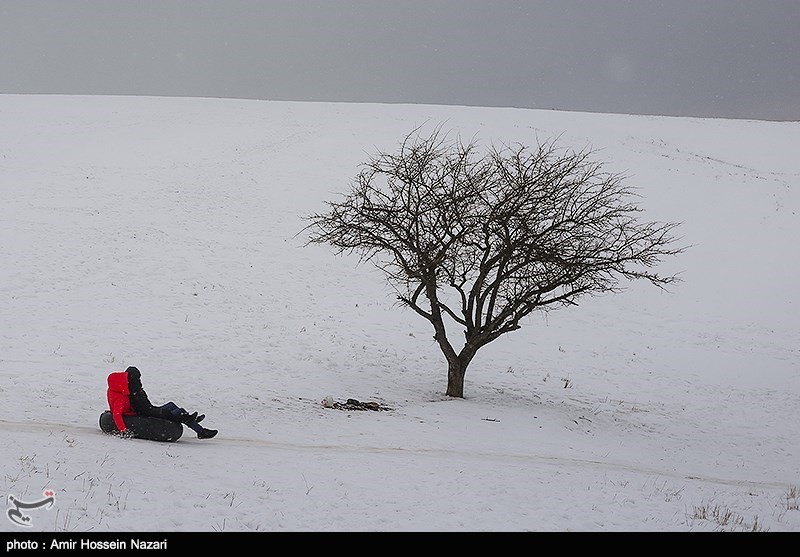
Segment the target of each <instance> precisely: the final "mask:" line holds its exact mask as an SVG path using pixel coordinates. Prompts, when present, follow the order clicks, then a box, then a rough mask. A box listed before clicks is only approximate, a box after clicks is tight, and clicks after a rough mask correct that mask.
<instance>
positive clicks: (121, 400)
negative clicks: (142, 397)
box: [106, 371, 136, 431]
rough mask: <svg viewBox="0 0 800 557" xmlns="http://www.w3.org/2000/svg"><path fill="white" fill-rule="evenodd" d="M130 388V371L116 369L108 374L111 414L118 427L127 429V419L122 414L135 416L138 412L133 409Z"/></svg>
mask: <svg viewBox="0 0 800 557" xmlns="http://www.w3.org/2000/svg"><path fill="white" fill-rule="evenodd" d="M130 394H131V393H130V389H129V388H128V373H127V372H125V371H115V372H114V373H111V374H109V376H108V391H106V398H108V409H109V410H111V415H112V416H113V417H114V423H115V424H116V425H117V429H118V430H120V431H125V430H127V429H128V428H127V427H126V426H125V421H124V420H123V419H122V416H135V415H136V412H134V411H133V406H131V398H130Z"/></svg>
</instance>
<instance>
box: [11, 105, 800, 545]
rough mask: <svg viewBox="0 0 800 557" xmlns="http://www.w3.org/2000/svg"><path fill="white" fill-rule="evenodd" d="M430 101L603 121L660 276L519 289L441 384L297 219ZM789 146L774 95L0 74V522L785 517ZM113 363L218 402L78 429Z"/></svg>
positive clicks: (603, 527) (799, 193)
mask: <svg viewBox="0 0 800 557" xmlns="http://www.w3.org/2000/svg"><path fill="white" fill-rule="evenodd" d="M440 123H443V124H444V127H445V128H448V129H451V130H454V131H457V132H459V133H460V134H461V135H462V136H463V137H465V138H472V137H475V138H477V139H478V140H479V142H480V143H482V144H488V143H490V142H514V141H519V142H522V143H525V144H529V145H533V144H535V143H536V141H537V139H541V140H544V139H550V138H554V137H559V138H560V139H559V144H560V145H562V146H565V147H570V148H574V149H582V148H586V147H589V148H592V149H594V150H596V151H597V153H596V155H595V159H597V160H599V161H601V162H604V163H605V164H606V165H607V166H606V168H607V169H608V170H610V171H614V172H623V173H625V174H626V175H627V176H628V180H627V183H628V184H629V185H632V186H634V187H636V188H638V189H639V193H640V194H641V196H642V197H641V202H640V205H641V207H642V208H643V209H644V213H643V218H644V219H647V220H659V221H678V222H681V223H682V224H681V226H680V228H679V229H678V230H677V233H678V235H680V236H681V237H682V240H681V241H682V243H683V244H686V245H690V246H691V248H690V249H689V250H687V251H686V252H685V253H684V254H682V255H679V256H677V257H674V258H670V259H667V260H665V261H664V263H663V265H661V266H660V267H659V271H661V272H663V273H665V274H670V273H675V272H678V273H680V274H681V277H682V282H680V283H678V284H676V285H674V286H671V287H670V292H668V293H667V292H662V291H660V290H658V289H657V288H654V287H653V286H651V285H649V284H631V285H630V288H629V289H627V290H626V291H625V292H623V293H621V294H617V295H613V296H606V297H599V298H587V299H584V300H583V302H582V303H581V304H580V305H579V306H578V307H572V308H567V309H561V310H557V311H554V312H551V313H549V314H546V315H544V314H537V315H534V316H533V317H531V318H529V319H528V320H527V321H526V322H525V323H524V324H523V327H522V329H520V330H519V331H516V332H514V333H511V334H509V335H505V336H504V337H501V338H500V339H499V340H498V341H496V342H495V343H492V344H490V345H488V346H487V347H485V348H484V349H482V350H481V351H480V352H479V353H478V356H477V357H476V359H475V360H474V361H473V363H472V364H471V366H470V368H469V369H468V370H467V375H466V383H465V398H464V399H448V397H445V396H444V391H445V388H446V379H447V377H446V366H445V362H444V358H443V356H442V355H441V353H440V352H439V350H438V348H437V347H436V345H435V343H434V341H433V339H432V334H433V333H432V330H430V325H429V324H428V323H427V322H426V321H424V320H422V319H421V318H420V317H418V316H417V315H416V314H414V313H413V312H411V311H410V310H407V309H401V308H399V307H397V306H396V305H395V304H394V299H393V296H392V291H391V290H390V289H389V287H388V286H387V285H386V283H385V281H384V279H383V276H382V275H381V274H380V273H379V272H378V271H377V270H375V269H374V268H371V267H368V266H363V265H358V264H357V261H356V260H355V259H354V258H348V257H339V256H335V255H333V253H332V251H331V250H329V249H326V248H325V247H324V246H310V247H306V246H305V241H304V238H303V236H302V234H298V233H300V231H301V230H302V228H303V226H304V225H305V223H304V221H303V220H302V217H303V216H304V215H307V214H309V213H311V212H313V211H318V210H322V209H324V202H325V201H328V200H334V199H337V198H338V196H339V195H340V194H342V193H344V192H346V191H347V190H348V189H349V184H350V180H351V179H352V178H353V177H354V176H355V174H356V172H357V171H358V169H359V165H360V164H361V163H362V162H365V161H366V159H367V157H368V155H369V154H372V153H374V152H376V151H378V150H381V151H394V150H395V149H396V147H397V145H398V142H399V141H400V140H401V139H402V138H403V137H404V136H405V135H406V134H408V133H409V132H411V131H412V130H413V129H414V128H415V127H417V126H420V125H430V126H433V125H437V124H440ZM798 146H800V123H797V122H794V123H775V122H760V121H745V120H713V119H695V118H667V117H647V116H624V115H601V114H589V113H570V112H556V111H540V110H519V109H499V108H492V109H489V108H465V107H445V106H422V105H381V104H337V103H292V102H263V101H238V100H219V99H188V98H148V97H91V96H85V97H81V96H27V95H0V312H1V313H2V319H0V401H1V403H0V439H2V442H1V443H0V473H1V474H2V486H3V491H4V493H5V497H6V511H7V512H6V516H5V517H4V518H2V519H0V532H6V533H11V534H12V535H23V534H26V533H31V532H120V531H128V532H131V531H132V532H188V531H201V532H244V531H254V532H255V531H258V532H280V531H283V532H312V531H313V532H461V531H478V532H524V531H534V532H543V531H555V532H574V531H579V532H711V531H726V532H733V531H759V532H800V510H798V507H799V506H800V421H798V415H800V318H798V311H799V310H800V293H799V292H800V291H798V289H797V287H796V282H797V277H798V274H799V271H800V263H799V259H800V258H798V253H800V252H798V248H797V245H796V242H797V241H798V238H799V237H800V215H798V211H799V210H800V187H799V186H798V182H799V181H800V157H798V151H797V149H798ZM129 365H135V366H137V367H139V369H140V370H141V371H142V381H143V384H144V387H145V389H147V392H148V393H149V395H150V398H151V399H152V400H153V402H154V403H163V402H166V401H168V400H173V401H175V402H177V403H178V404H180V405H182V406H185V407H186V408H187V409H189V410H190V411H194V410H198V411H200V412H204V413H205V414H206V415H207V418H206V420H205V422H204V425H206V426H207V427H210V428H218V429H219V430H220V434H219V435H218V436H217V437H216V438H214V439H211V440H202V441H201V440H198V439H196V437H195V436H194V435H193V434H192V432H191V431H190V430H188V429H187V430H186V432H185V433H184V435H183V437H182V438H181V439H180V440H179V441H178V442H176V443H171V444H163V443H155V442H148V441H141V440H124V439H119V438H115V437H110V436H106V435H104V434H103V433H102V432H100V430H99V429H98V426H97V421H98V416H99V414H100V412H102V411H103V410H104V409H105V407H106V398H105V391H106V376H107V375H108V373H110V372H112V371H121V370H124V369H125V368H126V367H127V366H129ZM327 396H331V397H333V398H334V400H335V401H337V402H344V401H346V400H347V399H349V398H353V399H357V400H359V401H375V402H378V403H379V404H381V405H383V406H385V407H388V408H390V410H385V411H369V410H367V411H347V410H339V409H335V408H325V407H323V406H322V405H321V404H320V402H321V401H322V400H323V399H324V398H325V397H327ZM46 491H47V492H49V491H52V492H53V499H54V502H53V504H52V505H49V506H48V507H47V508H45V507H40V508H34V509H29V510H27V511H26V512H25V514H26V516H28V517H29V518H30V521H29V523H28V526H27V527H23V526H20V525H18V524H17V523H15V522H14V521H12V520H11V518H10V516H9V515H8V511H9V510H11V509H13V508H14V507H13V505H12V504H11V502H10V501H9V500H8V497H9V496H13V497H14V498H15V499H16V500H18V501H27V502H33V501H38V500H41V499H42V498H43V497H44V493H45V492H46Z"/></svg>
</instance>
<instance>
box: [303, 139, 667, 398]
mask: <svg viewBox="0 0 800 557" xmlns="http://www.w3.org/2000/svg"><path fill="white" fill-rule="evenodd" d="M590 155H591V153H590V152H587V151H581V152H574V151H564V150H560V149H558V148H557V147H556V145H555V143H554V142H546V143H543V144H539V145H538V146H537V147H536V148H535V149H530V148H527V147H525V146H522V145H515V146H503V147H499V148H497V147H491V148H488V149H486V150H485V152H484V153H482V154H481V153H479V152H478V146H477V143H476V142H474V141H473V142H470V143H467V144H464V143H463V142H462V141H460V140H455V141H451V140H449V139H448V138H447V134H443V133H442V132H441V129H437V130H435V131H434V132H433V133H432V134H430V135H429V136H427V137H422V136H421V135H420V133H419V130H417V131H415V132H413V133H412V134H409V135H408V136H407V137H406V138H405V139H404V141H403V142H402V143H401V145H400V147H399V150H398V152H396V153H394V154H390V153H378V154H376V155H373V156H372V157H370V159H369V160H368V161H367V162H366V163H365V164H364V165H363V167H362V169H361V171H360V172H359V173H358V175H357V177H356V178H355V180H354V181H353V184H352V188H351V191H350V193H349V194H347V195H346V196H344V199H343V200H342V201H339V202H328V203H327V206H328V208H329V210H328V211H327V212H324V213H316V214H312V215H309V216H307V217H306V219H307V220H308V221H309V224H308V226H307V227H306V228H305V229H304V230H305V231H307V232H308V233H309V240H308V243H309V244H312V243H315V244H329V245H331V246H333V247H334V248H336V253H339V254H341V253H356V254H357V255H358V256H359V257H360V258H361V260H362V261H370V262H372V263H374V264H375V265H376V266H377V267H378V268H380V269H381V270H382V271H383V272H384V273H385V275H386V277H387V278H388V280H389V283H390V284H391V285H392V286H393V288H395V289H396V291H397V295H398V300H399V301H400V302H401V303H402V304H403V305H405V306H408V307H410V308H411V309H413V310H414V311H415V312H417V313H418V314H419V315H420V316H422V317H424V318H425V319H427V320H428V321H429V322H430V323H431V325H432V326H433V330H434V332H435V334H434V339H435V341H436V342H437V343H438V346H439V348H440V349H441V350H442V353H443V354H444V357H445V359H446V360H447V392H446V394H447V395H449V396H453V397H462V398H463V396H464V375H465V373H466V370H467V367H468V366H469V364H470V362H471V361H472V359H473V358H474V356H475V354H476V353H477V351H478V350H479V349H480V348H481V347H482V346H485V345H486V344H488V343H490V342H492V341H493V340H495V339H497V338H498V337H500V336H501V335H503V334H505V333H508V332H511V331H514V330H516V329H519V328H520V322H521V321H522V319H523V318H524V317H526V316H527V315H529V314H530V313H531V312H532V311H534V310H547V309H551V308H554V307H559V306H565V305H573V304H576V300H577V299H578V298H580V297H581V296H584V295H596V294H600V293H607V292H615V291H618V290H619V282H620V279H622V278H624V279H645V280H647V281H649V282H651V283H652V284H654V285H656V286H658V287H660V288H664V287H665V285H667V284H669V283H671V282H673V281H675V280H677V279H676V277H675V276H660V275H659V274H657V273H656V272H655V271H653V270H652V269H653V267H654V266H655V265H656V264H657V263H658V262H659V261H660V260H661V258H662V257H663V256H666V255H674V254H677V253H679V252H681V251H682V248H674V247H671V246H672V244H673V243H674V241H675V239H674V238H673V237H672V236H671V234H672V231H673V230H674V228H675V227H676V226H677V224H675V223H641V222H638V221H637V219H636V216H637V213H639V212H640V209H639V208H638V207H637V206H636V205H634V204H633V203H632V201H631V199H633V198H635V194H634V192H633V190H632V189H631V188H629V187H626V186H624V185H623V177H622V176H620V175H617V174H610V173H606V172H604V171H603V170H602V167H601V165H600V164H598V163H596V162H592V161H591V160H590ZM452 328H456V329H458V330H461V331H463V335H464V343H463V345H462V346H460V347H458V346H456V345H454V340H453V335H452V334H450V333H448V329H452Z"/></svg>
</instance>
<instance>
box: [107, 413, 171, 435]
mask: <svg viewBox="0 0 800 557" xmlns="http://www.w3.org/2000/svg"><path fill="white" fill-rule="evenodd" d="M123 420H125V425H126V426H127V427H128V430H130V432H131V434H132V437H133V438H134V439H147V440H149V441H164V442H167V443H171V442H173V441H177V440H178V439H180V437H181V435H183V424H180V423H178V422H171V421H169V420H162V419H161V418H152V417H149V416H123ZM100 429H101V430H102V431H103V433H108V434H114V433H119V430H118V429H117V425H116V424H115V423H114V416H112V415H111V412H110V411H109V410H106V411H105V412H103V413H102V414H100Z"/></svg>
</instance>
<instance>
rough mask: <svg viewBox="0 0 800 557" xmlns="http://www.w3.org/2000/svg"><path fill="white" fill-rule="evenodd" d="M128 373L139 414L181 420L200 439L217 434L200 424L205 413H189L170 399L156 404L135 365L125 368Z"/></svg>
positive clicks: (134, 402) (130, 389) (134, 406)
mask: <svg viewBox="0 0 800 557" xmlns="http://www.w3.org/2000/svg"><path fill="white" fill-rule="evenodd" d="M125 371H126V372H127V373H128V390H129V391H130V400H131V406H132V407H133V410H134V412H136V414H137V415H139V416H152V417H154V418H161V419H163V420H169V421H171V422H179V423H182V424H184V425H186V426H187V427H188V428H190V429H192V430H193V431H194V432H195V433H197V438H198V439H210V438H212V437H214V436H215V435H216V434H217V430H216V429H206V428H205V427H203V426H201V425H200V422H201V421H203V418H205V417H206V416H205V414H201V415H200V416H198V415H197V412H193V413H191V414H190V413H189V412H187V411H186V410H185V409H183V408H181V407H180V406H178V405H177V404H175V403H174V402H172V401H170V402H167V403H166V404H162V405H161V406H155V405H153V403H151V402H150V399H149V398H148V397H147V393H146V392H145V390H144V388H143V387H142V374H141V372H140V371H139V369H138V368H136V367H134V366H130V367H128V369H126V370H125Z"/></svg>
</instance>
